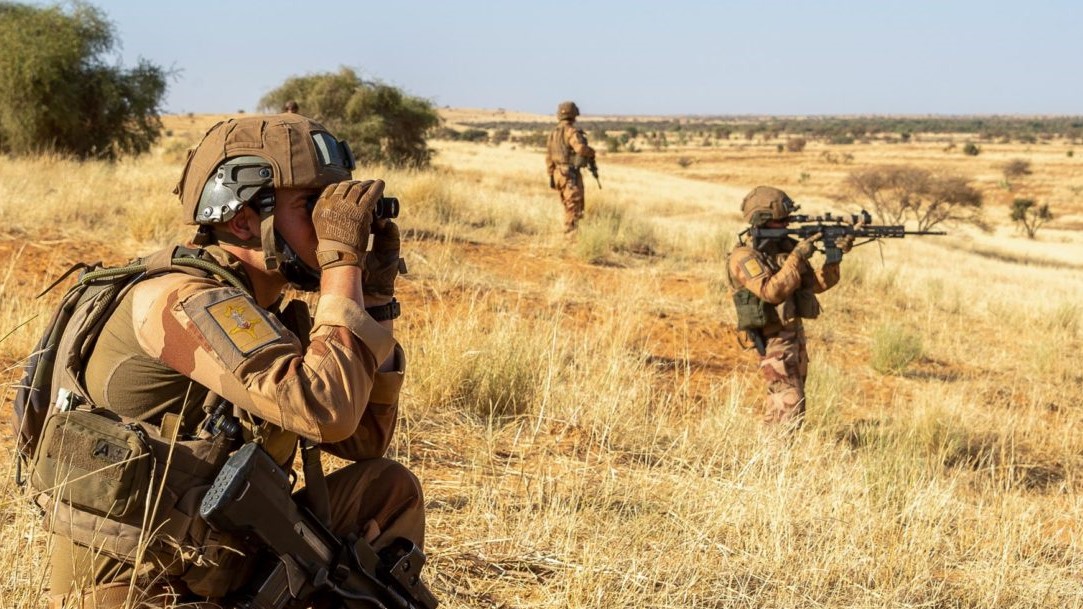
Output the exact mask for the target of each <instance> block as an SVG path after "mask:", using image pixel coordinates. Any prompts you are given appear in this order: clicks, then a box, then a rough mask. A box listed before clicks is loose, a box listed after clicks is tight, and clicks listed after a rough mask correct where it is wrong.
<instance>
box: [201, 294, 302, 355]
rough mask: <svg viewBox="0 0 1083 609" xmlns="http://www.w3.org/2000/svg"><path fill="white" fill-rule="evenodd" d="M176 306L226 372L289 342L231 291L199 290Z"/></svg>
mask: <svg viewBox="0 0 1083 609" xmlns="http://www.w3.org/2000/svg"><path fill="white" fill-rule="evenodd" d="M180 306H181V307H182V308H183V309H184V312H185V313H186V314H187V315H188V317H189V319H191V323H192V325H194V326H195V329H196V330H197V331H198V332H199V333H201V334H202V335H203V337H204V339H206V342H207V346H208V347H209V348H210V350H211V351H213V352H214V353H216V354H217V355H218V357H219V358H221V360H222V362H223V363H224V364H225V365H226V366H227V367H228V368H229V369H230V370H236V368H237V366H239V365H241V364H242V363H243V362H244V361H245V360H246V359H247V357H248V356H249V355H250V354H252V353H253V352H254V351H256V350H259V349H261V348H264V347H266V346H267V345H271V344H274V343H281V342H292V341H293V340H294V337H293V336H292V335H289V336H286V335H287V334H288V330H286V329H285V328H284V327H283V326H282V324H281V322H279V321H278V320H277V319H275V318H273V317H270V315H269V314H268V313H267V312H266V311H264V310H263V309H261V308H260V307H259V306H257V305H256V303H255V302H253V301H252V299H251V298H249V297H248V295H247V294H245V293H243V292H241V291H240V290H237V289H234V288H214V289H210V290H203V291H200V292H197V293H196V294H193V295H191V296H190V297H188V298H185V299H183V300H182V301H181V303H180Z"/></svg>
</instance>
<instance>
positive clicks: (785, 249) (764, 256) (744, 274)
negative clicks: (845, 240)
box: [726, 240, 839, 333]
mask: <svg viewBox="0 0 1083 609" xmlns="http://www.w3.org/2000/svg"><path fill="white" fill-rule="evenodd" d="M794 245H795V242H793V241H792V240H786V241H783V242H781V243H778V244H774V245H772V246H769V247H768V248H766V250H765V251H760V250H757V249H755V248H753V247H751V246H748V245H738V246H737V247H735V248H733V251H731V252H730V254H729V256H728V257H727V261H726V266H727V271H728V272H729V278H730V285H731V286H732V287H733V288H734V289H740V288H746V289H748V291H750V292H752V294H754V295H755V296H756V297H757V298H759V299H760V300H763V301H764V302H767V303H768V304H772V305H775V307H776V311H777V312H778V316H779V319H780V320H781V321H782V324H783V326H790V325H793V324H797V323H800V320H801V317H802V315H799V314H798V307H797V302H796V295H797V293H798V292H799V291H805V292H808V293H809V294H810V297H811V294H819V293H821V292H824V291H826V290H829V289H831V288H832V287H834V286H835V285H836V284H837V283H838V282H839V265H838V263H835V264H825V265H823V267H822V268H820V269H818V270H817V269H814V268H813V267H812V265H811V264H809V262H808V261H807V260H804V259H802V258H800V257H798V256H791V255H790V252H791V251H793V247H794ZM812 298H813V299H814V297H812ZM816 306H817V307H818V306H819V305H816ZM766 330H768V333H770V332H769V330H770V329H766Z"/></svg>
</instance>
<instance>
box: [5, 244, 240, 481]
mask: <svg viewBox="0 0 1083 609" xmlns="http://www.w3.org/2000/svg"><path fill="white" fill-rule="evenodd" d="M76 270H79V271H80V273H79V280H78V281H77V282H76V283H75V285H73V286H72V287H71V288H69V289H68V291H67V293H65V294H64V297H63V298H62V299H61V300H60V305H59V306H58V307H57V309H56V311H55V312H54V313H53V316H52V319H51V320H50V321H49V323H48V325H47V326H46V329H45V332H44V334H43V335H42V337H41V339H40V340H39V341H38V343H37V346H36V347H35V348H34V351H33V352H32V353H31V354H30V357H29V358H28V360H27V363H26V368H25V371H24V374H23V379H22V382H21V383H20V384H19V386H18V389H17V391H16V394H15V402H14V412H13V415H12V420H11V423H12V429H13V431H14V433H15V441H16V446H17V448H18V456H19V461H18V463H17V465H16V472H15V479H16V482H17V483H18V484H19V485H20V486H22V485H23V484H25V482H26V481H25V479H24V478H23V476H22V466H23V465H24V464H26V463H30V462H32V460H33V457H34V453H35V452H36V451H37V448H38V444H39V442H40V440H41V437H42V431H43V429H44V427H45V421H46V419H47V418H49V415H50V414H52V413H53V412H56V411H67V410H71V409H73V408H75V407H76V406H78V405H80V404H86V403H88V402H89V400H88V398H87V396H86V390H85V388H83V384H82V380H81V374H82V370H83V367H84V364H85V362H86V360H87V358H89V357H90V354H91V352H92V351H93V349H94V344H95V343H96V342H97V339H98V336H99V334H100V333H101V330H102V327H103V326H104V325H105V322H106V320H108V319H109V316H110V314H112V312H113V311H114V310H115V309H116V307H117V305H118V304H119V303H120V301H121V299H123V298H124V295H125V294H127V293H128V290H130V289H131V288H132V287H133V286H134V285H135V284H136V283H138V282H139V281H142V280H143V279H147V278H149V277H154V276H157V275H161V274H163V273H168V272H178V271H179V272H186V273H191V274H197V275H202V276H210V275H217V276H219V277H221V278H222V279H223V280H224V281H225V282H226V283H229V284H230V285H233V286H234V287H237V288H239V289H242V290H245V291H247V288H246V287H245V286H244V284H242V283H241V282H240V280H239V279H237V278H236V277H235V276H234V275H233V274H232V273H231V272H229V271H228V270H226V269H224V268H222V267H221V266H219V265H218V264H217V263H216V262H213V261H212V260H211V259H210V258H209V256H206V255H205V252H204V251H203V250H196V249H190V248H185V247H176V248H170V249H166V250H162V251H160V252H157V253H155V254H152V255H150V256H147V257H145V258H137V259H135V260H134V261H132V262H131V263H130V264H128V265H127V266H123V267H113V268H110V267H106V266H103V265H102V264H101V263H100V262H98V263H94V264H85V263H78V264H76V265H74V266H72V268H70V269H69V270H68V271H67V272H66V273H64V274H63V275H62V276H61V277H60V278H59V279H57V281H56V282H54V283H53V284H52V285H51V286H49V287H48V288H46V290H45V291H44V292H42V293H41V294H39V297H40V296H42V295H44V294H46V293H47V292H49V290H52V289H53V288H54V287H56V285H57V284H59V283H60V282H61V281H63V280H64V279H65V278H66V277H68V276H69V275H70V274H71V273H73V272H75V271H76ZM58 379H61V380H62V381H61V382H57V380H58ZM54 383H55V384H56V385H57V387H56V388H54Z"/></svg>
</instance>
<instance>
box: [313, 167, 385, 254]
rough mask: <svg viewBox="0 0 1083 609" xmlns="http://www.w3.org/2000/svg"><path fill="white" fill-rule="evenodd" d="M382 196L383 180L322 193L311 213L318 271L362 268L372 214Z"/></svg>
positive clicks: (343, 185)
mask: <svg viewBox="0 0 1083 609" xmlns="http://www.w3.org/2000/svg"><path fill="white" fill-rule="evenodd" d="M383 194H384V181H383V180H365V181H363V182H361V181H356V180H349V181H346V182H339V183H337V184H332V185H330V186H328V187H327V188H325V189H324V191H323V193H322V194H321V195H320V198H319V199H318V200H317V201H316V207H315V209H314V210H313V211H312V223H313V225H315V227H316V237H317V238H318V239H319V244H318V245H317V246H316V257H317V258H318V259H319V261H320V268H324V269H329V268H333V267H336V266H362V264H363V262H364V258H365V250H366V249H368V241H369V230H370V227H371V224H372V210H373V208H374V207H375V206H376V201H378V200H379V199H380V197H382V196H383Z"/></svg>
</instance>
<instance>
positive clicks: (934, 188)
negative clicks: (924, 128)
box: [846, 165, 984, 230]
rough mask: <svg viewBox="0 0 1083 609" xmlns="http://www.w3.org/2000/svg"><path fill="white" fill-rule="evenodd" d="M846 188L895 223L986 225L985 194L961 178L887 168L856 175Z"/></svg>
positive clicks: (926, 226)
mask: <svg viewBox="0 0 1083 609" xmlns="http://www.w3.org/2000/svg"><path fill="white" fill-rule="evenodd" d="M846 185H847V187H849V188H850V190H851V191H852V192H854V193H855V194H857V195H858V196H860V197H864V198H865V199H866V200H867V201H868V202H869V204H870V206H871V207H872V208H873V210H875V211H876V213H877V215H878V216H880V217H882V218H884V219H885V220H886V221H888V222H890V223H893V224H899V223H902V222H903V221H905V220H906V219H907V218H909V219H913V220H914V221H915V222H917V225H918V226H917V227H918V230H929V229H930V228H932V227H934V226H936V225H938V224H940V223H942V222H948V221H960V222H969V223H972V224H976V225H978V226H983V225H984V224H983V222H982V219H981V206H982V195H981V192H980V191H979V190H978V189H976V188H974V187H972V186H970V184H969V182H968V181H967V179H966V178H963V177H960V176H954V175H947V174H936V173H933V172H932V171H929V170H928V169H923V168H920V167H909V166H903V165H885V166H880V167H869V168H866V169H861V170H858V171H854V172H852V173H851V174H850V175H849V176H847V178H846Z"/></svg>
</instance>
